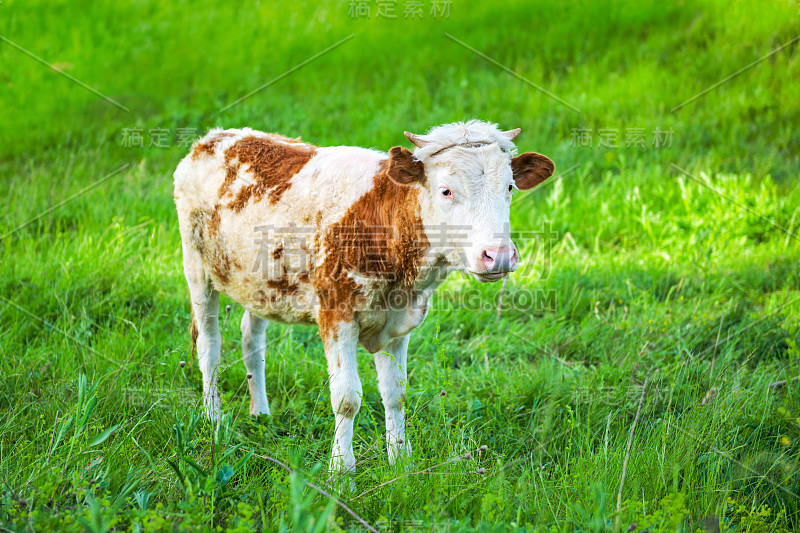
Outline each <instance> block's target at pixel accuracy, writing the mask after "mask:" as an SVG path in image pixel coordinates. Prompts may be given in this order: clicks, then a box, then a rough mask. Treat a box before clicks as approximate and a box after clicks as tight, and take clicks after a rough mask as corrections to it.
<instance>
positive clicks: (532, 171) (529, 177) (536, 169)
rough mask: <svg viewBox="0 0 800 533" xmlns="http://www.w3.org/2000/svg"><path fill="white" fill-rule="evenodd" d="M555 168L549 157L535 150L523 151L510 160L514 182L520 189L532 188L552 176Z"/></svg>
mask: <svg viewBox="0 0 800 533" xmlns="http://www.w3.org/2000/svg"><path fill="white" fill-rule="evenodd" d="M555 169H556V166H555V165H554V164H553V162H552V161H550V158H548V157H545V156H543V155H542V154H537V153H535V152H525V153H524V154H520V155H518V156H517V157H515V158H513V159H512V160H511V171H512V172H513V173H514V183H515V184H516V186H517V187H518V188H520V189H522V190H525V189H533V188H534V187H536V186H537V185H539V184H540V183H542V182H543V181H544V180H546V179H547V178H549V177H550V176H552V175H553V171H554V170H555Z"/></svg>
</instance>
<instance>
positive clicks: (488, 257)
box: [481, 250, 494, 268]
mask: <svg viewBox="0 0 800 533" xmlns="http://www.w3.org/2000/svg"><path fill="white" fill-rule="evenodd" d="M481 259H483V264H484V265H486V267H487V268H492V265H494V257H493V255H492V253H491V252H489V251H488V250H484V251H483V253H482V254H481Z"/></svg>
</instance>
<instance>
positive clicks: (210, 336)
mask: <svg viewBox="0 0 800 533" xmlns="http://www.w3.org/2000/svg"><path fill="white" fill-rule="evenodd" d="M183 272H184V274H185V276H186V281H187V283H188V284H189V294H190V296H191V299H192V315H193V320H194V321H195V326H194V328H193V329H196V331H197V339H196V345H197V360H198V362H199V366H200V371H201V372H202V373H203V402H204V404H205V411H206V416H207V417H208V419H209V420H212V421H213V420H217V419H218V418H219V414H220V407H221V402H220V397H219V391H218V390H217V377H218V374H219V361H220V346H221V338H220V334H219V292H217V291H216V290H214V288H213V287H212V285H211V282H210V281H209V279H208V277H207V276H206V274H205V271H204V270H203V266H202V263H201V260H200V254H199V253H198V252H197V251H195V250H193V249H191V248H187V247H186V246H184V262H183ZM193 334H194V332H193Z"/></svg>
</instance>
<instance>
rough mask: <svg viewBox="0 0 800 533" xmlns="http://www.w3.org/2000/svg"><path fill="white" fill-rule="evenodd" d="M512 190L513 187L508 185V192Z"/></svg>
mask: <svg viewBox="0 0 800 533" xmlns="http://www.w3.org/2000/svg"><path fill="white" fill-rule="evenodd" d="M513 190H514V186H513V185H511V184H510V183H509V184H508V192H511V191H513Z"/></svg>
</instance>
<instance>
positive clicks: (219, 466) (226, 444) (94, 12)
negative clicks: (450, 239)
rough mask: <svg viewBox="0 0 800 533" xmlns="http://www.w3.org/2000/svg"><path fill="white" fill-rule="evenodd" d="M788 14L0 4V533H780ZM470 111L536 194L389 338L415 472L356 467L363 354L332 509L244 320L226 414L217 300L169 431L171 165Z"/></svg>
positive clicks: (793, 237)
mask: <svg viewBox="0 0 800 533" xmlns="http://www.w3.org/2000/svg"><path fill="white" fill-rule="evenodd" d="M417 4H419V8H417V7H416V6H417ZM365 6H366V7H365ZM390 6H394V7H393V12H394V15H395V18H389V17H388V16H387V15H391V14H392V13H391V9H390ZM366 8H369V9H368V11H369V12H368V13H367V12H366V11H367V9H366ZM412 8H413V9H412ZM379 11H380V12H379ZM799 13H800V7H799V6H798V4H797V2H796V1H791V2H789V1H774V2H762V1H753V0H742V1H736V2H725V1H723V0H681V1H679V2H674V3H668V2H650V1H645V2H636V1H633V0H595V1H589V0H577V1H575V2H568V3H552V2H544V1H534V2H522V1H516V0H510V1H507V2H503V3H489V2H486V3H475V2H471V3H468V2H463V1H454V2H434V1H433V0H423V1H422V2H412V1H410V0H399V1H397V2H377V3H376V2H349V1H345V0H341V1H333V2H309V1H298V2H245V1H238V0H235V1H232V2H211V1H207V0H198V1H195V2H189V1H186V0H170V1H161V2H157V1H153V0H140V1H134V2H111V1H109V0H97V1H89V2H67V1H64V0H55V1H48V2H45V1H42V0H33V1H30V2H21V1H19V0H4V1H3V2H2V3H0V64H2V69H0V204H2V208H1V209H0V484H1V485H2V487H0V491H2V492H1V494H2V496H0V530H2V531H15V532H16V531H49V530H63V531H84V530H85V531H92V532H99V531H123V530H124V531H195V530H205V531H228V530H230V531H252V530H261V531H326V530H331V531H339V530H345V531H351V530H352V531H358V530H364V529H366V526H365V525H364V524H363V523H362V522H360V521H359V520H357V519H356V518H355V517H354V516H353V515H357V516H358V517H360V519H361V520H363V521H364V522H366V523H367V524H369V526H370V527H373V528H375V529H378V530H380V531H486V532H489V531H553V532H572V531H581V532H601V531H637V532H643V531H648V532H651V533H652V532H656V531H658V532H667V531H669V532H672V531H675V532H697V531H707V532H720V531H734V532H765V533H766V532H780V531H797V530H800V418H799V417H800V382H793V381H792V378H794V377H795V376H798V375H800V332H799V330H798V326H800V320H799V318H798V317H799V312H800V242H799V241H800V188H798V177H800V176H799V174H800V97H798V95H800V41H799V40H796V38H797V37H798V36H800V22H799V20H798V16H800V15H799ZM406 15H408V16H406ZM787 43H788V44H787ZM334 45H335V46H334ZM783 45H785V46H783ZM781 46H783V47H782V48H780V49H779V50H777V49H778V48H779V47H781ZM331 47H332V48H331ZM329 48H330V49H329ZM328 49H329V50H328ZM326 50H327V51H326ZM776 50H777V51H776ZM773 51H774V53H772V54H771V55H769V56H768V54H770V53H771V52H773ZM321 52H324V53H321ZM481 54H484V55H485V56H486V57H484V56H482V55H481ZM765 56H768V57H765ZM487 57H488V58H489V59H487ZM311 58H313V59H312V60H311V61H307V60H309V59H311ZM298 67H299V68H298ZM253 91H256V92H255V93H254V94H252V95H250V96H249V97H247V98H244V99H242V100H239V99H241V98H242V97H245V96H246V95H248V94H250V93H251V92H253ZM97 93H101V94H97ZM232 104H233V105H232ZM471 118H479V119H484V120H491V121H493V122H497V123H499V124H500V125H501V126H502V127H503V128H505V129H511V128H516V127H521V128H522V131H523V133H522V135H521V136H520V137H519V138H518V139H517V144H518V146H519V147H520V149H521V151H537V152H541V153H543V154H546V155H548V156H549V157H550V158H551V159H553V161H554V162H555V163H556V168H557V170H556V175H555V176H554V178H552V179H551V180H550V181H548V182H546V183H545V184H543V185H542V186H541V187H540V188H539V189H536V190H533V191H529V192H527V193H519V194H518V195H517V196H516V197H515V199H514V201H513V204H512V228H513V229H514V230H515V231H517V232H519V233H520V237H519V240H518V241H517V244H518V245H520V247H521V250H522V259H523V261H524V262H526V265H525V267H524V268H522V269H521V270H520V271H518V272H516V273H515V274H514V275H513V276H512V277H510V278H509V280H508V283H507V284H506V285H505V288H504V289H503V288H502V284H487V285H479V284H477V283H476V282H474V281H470V280H468V279H467V278H466V277H464V276H462V275H454V276H453V277H452V278H451V279H450V280H449V281H448V282H447V283H446V284H445V285H444V286H443V287H442V288H441V289H440V293H439V294H438V295H437V296H436V298H435V302H434V305H433V307H432V310H431V312H430V314H429V316H428V318H427V320H426V321H425V323H424V324H423V325H422V326H421V327H420V328H418V329H417V330H416V331H415V332H414V333H413V334H412V337H411V345H410V349H409V382H410V384H409V391H408V392H409V394H408V403H407V418H408V425H409V435H410V440H411V442H412V445H413V446H414V458H413V463H411V464H408V465H405V466H404V465H397V466H395V467H393V466H390V465H389V464H388V461H387V459H386V452H385V442H384V441H383V437H382V434H383V431H384V427H383V417H384V415H383V406H382V404H381V401H380V395H379V393H378V390H377V383H376V378H375V370H374V367H373V364H372V357H371V356H370V355H369V354H368V353H367V352H365V351H363V350H362V351H360V352H359V353H360V355H359V359H360V373H361V378H362V381H363V386H364V401H363V404H362V408H361V411H360V413H359V414H358V416H357V418H356V430H355V444H354V448H355V454H356V457H357V459H358V466H357V472H356V474H355V475H354V476H353V478H352V481H353V484H354V486H355V487H352V486H351V484H350V480H346V479H345V480H343V479H339V478H329V477H328V474H327V461H328V458H329V454H330V446H331V439H332V434H333V415H332V412H331V408H330V401H329V393H328V386H327V382H326V380H327V374H326V368H325V358H324V354H323V349H322V344H321V341H320V339H319V336H318V334H317V332H316V330H315V329H314V328H309V327H294V328H292V327H286V326H282V325H278V324H271V325H270V326H269V327H268V329H267V337H268V347H267V362H266V366H267V369H266V373H267V394H268V397H269V400H270V405H271V408H272V411H273V416H272V417H258V418H251V417H250V416H249V414H248V397H247V385H246V378H245V369H244V365H243V363H242V361H241V352H240V333H239V320H240V319H241V315H242V309H241V307H240V306H238V305H237V304H236V303H235V302H232V301H230V300H228V299H225V298H223V301H222V306H227V305H230V308H229V310H226V308H223V309H222V310H221V316H224V318H222V320H221V328H222V337H223V348H222V349H223V365H224V366H223V369H222V372H221V378H220V385H221V387H222V390H223V409H224V412H225V413H226V417H225V418H223V420H222V421H221V422H220V424H219V425H217V426H212V425H210V424H208V423H207V422H205V421H204V420H203V419H201V418H200V417H199V414H200V412H201V410H202V399H201V390H202V385H201V376H200V371H199V369H198V367H197V363H196V362H195V363H192V362H191V355H190V353H189V347H190V340H189V336H188V333H187V326H188V324H189V321H190V308H189V297H188V290H187V288H186V283H185V280H184V279H183V272H182V264H181V249H180V238H179V234H178V225H177V217H176V215H175V211H174V205H173V199H172V172H173V170H174V168H175V166H176V165H177V163H178V161H179V160H180V158H181V157H183V156H184V155H185V153H186V152H187V150H188V144H190V143H191V141H192V140H193V139H194V138H195V137H196V136H197V135H199V134H201V133H203V132H204V131H205V130H207V129H209V128H211V127H215V126H221V127H243V126H248V127H252V128H255V129H261V130H266V131H277V132H280V133H283V134H286V135H289V136H302V138H303V139H304V140H306V141H309V142H312V143H314V144H317V145H335V144H347V145H361V146H368V147H376V148H380V149H383V150H388V149H389V148H390V147H392V146H394V145H397V144H402V145H403V146H407V147H408V146H410V145H409V144H408V143H407V142H406V140H405V138H404V137H403V134H402V132H403V130H409V131H413V132H416V133H424V131H425V130H426V129H428V128H429V127H431V126H434V125H437V124H441V123H444V122H451V121H455V120H466V119H471ZM501 291H502V298H501ZM182 361H185V362H186V364H185V366H184V365H182V364H181V362H182ZM781 380H787V382H786V384H785V386H780V385H781V384H780V383H777V382H780V381H781ZM776 383H777V384H776ZM484 446H485V448H481V447H484ZM467 454H469V455H467ZM267 458H271V459H274V460H277V461H280V462H282V463H284V464H285V465H287V466H288V467H289V468H290V470H291V473H290V472H289V471H288V470H286V469H284V468H282V467H280V466H279V465H277V464H276V463H275V462H273V461H271V460H270V459H267ZM308 483H310V484H312V485H313V486H310V485H308ZM353 488H354V490H353ZM321 491H325V493H328V494H330V495H331V496H332V497H334V498H338V499H339V502H340V503H342V504H343V505H345V506H346V507H348V508H349V509H350V510H351V511H352V512H353V514H350V513H348V512H347V511H346V510H345V509H344V507H342V506H340V505H338V504H337V503H336V502H335V501H334V500H332V499H331V498H329V497H328V496H326V495H325V494H323V492H321ZM618 495H619V496H618ZM618 498H619V500H618ZM618 502H619V503H618Z"/></svg>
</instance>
